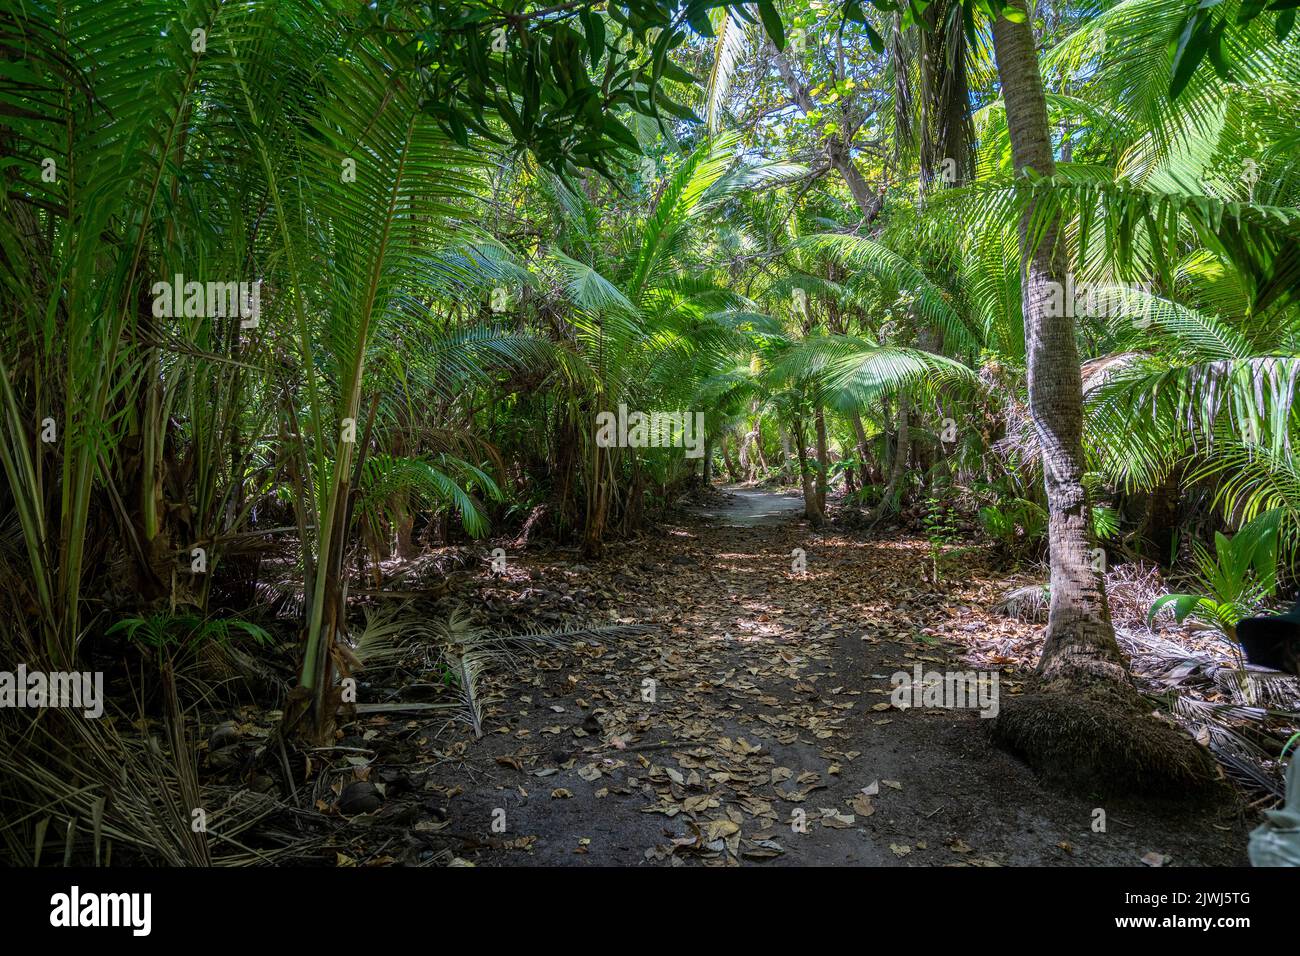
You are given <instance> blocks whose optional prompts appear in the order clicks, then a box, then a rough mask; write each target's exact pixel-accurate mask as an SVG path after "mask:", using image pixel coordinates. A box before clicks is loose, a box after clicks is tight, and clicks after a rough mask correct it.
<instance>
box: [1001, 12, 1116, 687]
mask: <svg viewBox="0 0 1300 956" xmlns="http://www.w3.org/2000/svg"><path fill="white" fill-rule="evenodd" d="M1011 5H1012V7H1018V8H1020V10H1021V13H1022V15H1024V4H1023V0H1013V2H1012V4H1011ZM1031 22H1032V21H1031V20H1029V18H1028V17H1027V16H1026V17H1025V19H1024V20H1023V21H1022V22H1019V23H1014V22H1012V21H1010V20H1008V19H1006V17H1004V16H999V17H998V18H997V19H996V20H995V21H994V23H993V47H994V52H995V54H996V57H997V66H998V73H999V76H1000V77H1001V81H1002V95H1003V99H1004V101H1005V103H1006V111H1007V126H1008V129H1009V132H1010V137H1011V151H1012V158H1013V161H1014V163H1015V168H1016V172H1017V173H1021V172H1022V171H1023V170H1025V169H1027V168H1028V169H1033V170H1034V171H1035V172H1036V173H1037V174H1038V175H1040V176H1051V175H1052V174H1053V173H1054V172H1055V163H1054V162H1053V158H1052V144H1051V138H1050V134H1049V129H1048V125H1047V103H1046V100H1045V98H1044V95H1043V83H1042V77H1041V75H1040V73H1039V70H1038V60H1037V54H1036V51H1035V49H1034V37H1033V32H1032V28H1031V26H1030V24H1031ZM1032 214H1033V210H1032V207H1027V208H1026V209H1025V211H1024V213H1023V214H1022V216H1021V220H1020V248H1021V279H1022V282H1021V288H1022V289H1023V302H1024V306H1023V308H1024V320H1025V346H1026V353H1027V361H1028V371H1029V407H1030V414H1031V415H1032V417H1033V421H1034V428H1035V431H1036V432H1037V435H1038V441H1039V444H1040V446H1041V448H1042V450H1043V474H1044V482H1045V487H1046V491H1047V503H1048V516H1049V523H1048V542H1049V545H1050V548H1051V566H1052V567H1051V610H1050V612H1049V615H1048V622H1047V637H1046V642H1045V644H1044V646H1043V656H1042V659H1041V660H1040V661H1039V665H1038V666H1039V673H1040V674H1041V675H1042V676H1043V678H1044V679H1045V680H1048V681H1050V680H1052V679H1055V678H1058V677H1064V678H1072V677H1085V676H1094V677H1100V678H1105V679H1109V680H1124V679H1125V677H1126V673H1127V669H1126V666H1125V661H1124V658H1123V655H1122V654H1121V653H1120V649H1119V645H1118V644H1116V642H1115V632H1114V630H1113V629H1112V628H1111V623H1110V609H1109V607H1108V605H1107V602H1106V585H1105V579H1104V578H1103V576H1102V574H1101V572H1100V571H1099V570H1095V569H1094V567H1093V562H1092V558H1091V556H1090V554H1089V551H1090V549H1091V547H1092V541H1091V527H1090V522H1089V514H1088V501H1087V495H1086V493H1085V492H1084V488H1083V481H1082V478H1083V470H1084V462H1083V438H1082V436H1083V385H1082V379H1081V376H1080V372H1079V353H1078V348H1077V346H1076V343H1075V333H1074V320H1073V319H1072V318H1070V317H1069V316H1064V315H1062V316H1054V315H1051V314H1050V311H1051V310H1049V302H1050V301H1051V300H1050V296H1051V293H1052V289H1053V288H1062V287H1063V285H1064V281H1065V276H1066V267H1065V261H1064V255H1063V251H1062V249H1061V247H1060V245H1059V244H1058V242H1057V224H1056V223H1052V224H1051V225H1050V226H1049V227H1048V229H1047V230H1046V232H1045V233H1044V234H1043V236H1042V240H1041V241H1040V242H1039V243H1038V244H1037V247H1036V248H1033V249H1031V248H1030V244H1031V238H1030V237H1029V234H1028V233H1029V226H1030V219H1031V216H1032ZM1054 283H1060V284H1061V285H1058V286H1054V285H1053V284H1054Z"/></svg>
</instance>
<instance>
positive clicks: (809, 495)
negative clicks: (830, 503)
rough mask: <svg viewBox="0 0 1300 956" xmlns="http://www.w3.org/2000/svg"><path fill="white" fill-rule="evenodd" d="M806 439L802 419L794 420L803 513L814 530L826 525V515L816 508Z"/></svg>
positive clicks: (815, 492) (815, 496)
mask: <svg viewBox="0 0 1300 956" xmlns="http://www.w3.org/2000/svg"><path fill="white" fill-rule="evenodd" d="M807 437H808V436H807V435H806V434H804V427H803V419H801V418H795V420H794V441H795V451H796V453H797V454H798V456H799V483H800V485H802V487H803V513H804V517H805V518H807V519H808V520H809V521H810V522H812V526H813V527H814V528H820V527H821V526H822V525H823V524H825V523H826V515H825V513H824V512H823V511H822V510H821V509H820V508H818V507H817V491H816V489H815V488H814V487H813V477H812V469H811V468H809V467H808V443H807V441H806V439H807Z"/></svg>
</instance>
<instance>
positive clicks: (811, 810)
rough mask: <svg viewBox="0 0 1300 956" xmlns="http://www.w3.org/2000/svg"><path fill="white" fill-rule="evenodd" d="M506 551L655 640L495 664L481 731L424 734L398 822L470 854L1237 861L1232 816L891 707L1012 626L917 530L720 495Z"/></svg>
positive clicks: (977, 721) (535, 575) (515, 859)
mask: <svg viewBox="0 0 1300 956" xmlns="http://www.w3.org/2000/svg"><path fill="white" fill-rule="evenodd" d="M792 503H793V504H792ZM795 548H802V549H803V550H804V552H805V553H806V560H807V570H806V573H799V572H796V571H794V570H792V561H793V559H792V557H791V552H792V551H793V550H794V549H795ZM521 563H522V565H523V567H522V568H519V569H517V570H518V571H519V573H522V574H525V575H526V576H527V578H528V580H529V581H531V582H538V581H542V582H546V584H547V586H556V587H560V588H562V589H563V588H565V584H564V583H562V582H568V587H569V588H572V589H576V591H580V592H583V593H584V596H585V597H587V598H588V599H589V600H590V601H591V602H593V603H594V605H595V606H596V607H598V608H600V607H602V605H603V613H604V614H605V615H606V616H608V617H609V618H610V619H617V620H619V621H622V622H625V623H630V622H636V623H645V624H651V625H654V626H655V627H656V631H655V633H653V634H650V635H645V636H638V637H635V638H626V639H617V640H611V641H610V642H609V643H608V644H604V645H597V646H590V645H589V646H583V647H578V648H575V649H574V650H572V651H570V652H564V653H560V654H556V655H553V656H551V657H549V658H548V659H546V660H542V661H539V662H538V663H537V665H536V666H534V667H521V668H519V670H518V672H517V673H516V674H513V675H507V676H505V677H503V678H502V679H501V681H500V683H499V685H498V686H497V688H496V689H497V691H498V693H499V697H500V702H499V703H498V704H496V705H495V706H493V707H491V708H489V710H488V715H487V719H486V721H485V728H487V730H488V732H487V733H486V735H485V737H484V739H482V740H479V741H475V740H473V739H472V737H470V736H468V735H462V737H461V739H459V740H458V741H457V742H456V743H455V744H454V745H453V746H452V747H451V748H446V747H445V737H444V738H443V741H444V742H442V743H440V744H439V746H440V747H442V748H443V749H441V750H439V751H438V753H437V756H438V758H439V759H438V762H437V763H436V764H435V765H434V769H433V770H432V771H431V772H429V773H427V774H424V775H422V776H421V777H420V778H418V779H415V780H413V781H411V784H412V786H413V787H414V788H415V789H416V790H417V792H423V794H424V795H425V797H427V798H430V799H428V800H426V803H425V806H426V807H433V806H434V805H435V804H437V803H439V802H444V804H445V809H444V808H443V807H437V808H436V809H438V817H439V818H441V817H443V816H445V820H442V821H441V822H438V820H437V819H435V820H433V821H425V822H424V823H423V824H420V823H417V825H416V828H415V829H416V830H417V831H418V830H419V829H420V827H421V826H424V828H425V829H429V830H433V831H434V832H431V833H430V834H429V837H430V840H429V841H428V843H429V845H431V846H432V845H436V840H435V838H440V839H443V840H446V839H451V840H452V843H451V847H452V849H453V851H454V852H456V853H457V854H458V855H459V856H461V857H463V858H464V859H467V860H469V861H472V862H475V863H478V864H487V865H521V864H522V865H529V864H554V865H583V864H619V865H668V864H673V865H681V864H698V863H705V864H713V865H728V864H737V863H739V864H742V865H751V864H759V865H780V864H855V865H873V866H887V865H900V866H915V865H954V864H957V865H1008V864H1030V865H1037V864H1053V865H1080V864H1082V865H1141V861H1142V858H1143V857H1144V856H1146V857H1147V859H1148V861H1160V862H1164V863H1165V864H1166V865H1173V866H1177V865H1198V864H1199V865H1210V864H1214V865H1225V864H1226V865H1233V864H1244V862H1245V857H1244V852H1243V848H1244V846H1245V829H1244V827H1243V824H1242V822H1241V821H1240V820H1239V819H1238V818H1237V815H1236V813H1235V812H1234V811H1229V810H1224V811H1222V812H1219V813H1217V814H1216V813H1204V812H1202V813H1196V812H1193V811H1191V810H1189V809H1187V808H1186V807H1183V806H1179V805H1177V804H1174V805H1170V806H1161V805H1159V804H1153V803H1152V802H1151V801H1144V802H1141V803H1115V802H1106V803H1103V802H1099V801H1096V800H1094V799H1089V798H1088V797H1087V796H1086V795H1085V796H1078V797H1069V796H1064V795H1062V794H1060V793H1057V792H1054V791H1051V790H1048V789H1045V788H1044V787H1042V786H1041V785H1040V784H1039V783H1038V781H1037V780H1036V778H1035V777H1034V775H1033V774H1032V772H1030V771H1029V770H1028V768H1026V767H1025V766H1024V765H1022V764H1021V763H1019V762H1018V761H1017V760H1015V759H1013V758H1012V757H1010V756H1008V755H1006V754H1004V753H1002V752H1000V751H998V750H996V749H995V748H992V747H991V746H990V745H989V744H988V743H987V742H986V738H985V734H984V727H983V726H982V724H983V723H984V722H983V721H982V720H981V718H980V717H979V716H978V714H977V713H976V712H974V711H972V710H940V709H908V710H903V711H900V710H897V709H894V708H893V707H892V706H891V705H890V703H889V701H890V698H889V693H890V690H891V683H890V675H892V674H893V673H895V672H897V671H909V672H910V671H911V670H912V668H913V666H914V665H915V664H918V663H920V664H922V665H923V666H924V667H925V668H926V669H931V668H933V669H938V670H943V669H945V668H946V667H950V668H953V669H958V670H967V669H970V665H969V664H963V663H962V661H961V655H963V654H964V653H965V652H966V651H967V649H968V646H969V645H973V644H975V643H978V642H979V641H980V640H981V639H982V638H983V637H984V636H985V631H987V630H989V629H991V628H995V627H996V628H998V629H1000V630H1005V629H1006V628H1014V627H1028V625H1016V624H1015V623H1014V622H1005V621H1004V622H994V623H991V622H990V618H991V615H989V612H988V611H987V609H986V608H987V603H988V601H989V600H990V598H989V594H990V593H991V591H990V587H991V581H992V580H993V579H994V578H995V575H993V574H992V573H988V574H984V573H983V572H981V571H980V570H979V569H978V564H979V561H978V560H977V559H976V558H971V559H970V560H969V561H968V562H965V564H966V565H967V566H966V567H964V569H963V572H962V574H963V577H962V578H961V579H959V580H956V581H944V582H943V584H941V585H938V586H936V585H932V584H928V583H926V582H925V580H924V577H923V569H924V568H925V567H926V566H927V563H928V554H927V551H926V547H925V544H924V543H923V542H919V541H916V540H897V541H890V540H866V539H857V538H853V537H849V536H841V535H838V534H834V533H826V534H824V535H821V536H818V535H816V534H814V533H812V532H810V531H809V529H808V527H807V525H806V524H805V523H804V522H802V521H801V520H800V511H799V499H798V498H791V497H789V496H780V495H775V494H771V493H765V492H761V491H755V490H740V491H739V492H738V493H737V494H736V495H735V496H734V497H733V498H732V499H731V501H730V502H729V503H728V504H727V505H726V506H720V507H714V508H704V509H699V510H698V511H696V512H695V513H691V514H687V515H685V516H684V517H683V520H682V523H680V524H678V525H669V526H668V527H666V528H664V529H662V530H661V531H660V532H656V534H655V536H654V537H652V538H649V539H643V540H641V541H635V542H628V543H625V544H622V545H620V546H618V547H617V548H616V549H615V550H614V551H613V552H611V554H610V555H609V557H608V558H607V559H606V560H604V561H601V562H599V563H598V564H593V565H590V566H589V565H584V564H580V563H573V564H569V565H563V564H559V565H557V563H556V559H555V556H554V555H544V556H539V557H537V558H532V557H530V558H528V559H526V560H524V561H523V562H521ZM1016 677H1017V675H1016V674H1015V673H1013V672H1007V673H1004V674H1003V675H1002V680H1001V685H1000V690H1001V693H1002V694H1004V695H1005V694H1007V693H1014V692H1015V691H1016V689H1017V684H1016ZM593 718H594V721H593ZM413 724H414V722H412V724H411V725H413ZM584 724H585V729H584ZM411 725H408V729H409V728H410V726H411ZM457 733H459V731H458V732H457ZM408 739H409V737H408ZM428 746H430V747H431V746H432V744H429V745H428ZM389 759H391V758H389ZM422 759H425V758H422ZM1097 809H1101V810H1104V811H1105V814H1106V821H1105V822H1106V829H1105V832H1094V829H1093V821H1094V819H1095V814H1094V811H1095V810H1097ZM494 820H495V821H497V825H498V831H497V832H494V831H493V829H492V825H493V821H494ZM502 825H504V828H505V829H504V832H500V827H501V826H502ZM444 845H445V844H444ZM1150 854H1156V856H1150Z"/></svg>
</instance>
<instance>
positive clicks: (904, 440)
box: [871, 396, 911, 524]
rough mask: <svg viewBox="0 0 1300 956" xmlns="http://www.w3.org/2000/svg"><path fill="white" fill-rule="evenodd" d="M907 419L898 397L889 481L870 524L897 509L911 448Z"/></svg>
mask: <svg viewBox="0 0 1300 956" xmlns="http://www.w3.org/2000/svg"><path fill="white" fill-rule="evenodd" d="M909 417H910V416H909V413H908V402H907V399H906V398H905V397H903V396H899V400H898V440H897V441H896V442H895V443H894V460H893V462H892V463H891V465H890V467H889V481H888V482H887V483H886V484H885V490H884V493H883V494H881V496H880V503H879V504H878V505H876V509H875V511H874V512H873V513H872V515H871V523H872V524H875V523H876V522H877V521H879V520H880V519H881V518H883V517H885V516H886V515H888V514H889V513H890V512H892V511H893V510H894V509H895V508H896V507H897V504H896V499H897V498H898V493H899V485H901V484H902V482H903V475H905V474H906V473H907V457H908V452H909V449H910V448H911V438H910V435H909V433H908V421H909Z"/></svg>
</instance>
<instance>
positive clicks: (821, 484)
mask: <svg viewBox="0 0 1300 956" xmlns="http://www.w3.org/2000/svg"><path fill="white" fill-rule="evenodd" d="M813 421H814V424H815V427H816V433H817V510H818V511H820V512H821V513H822V514H823V515H825V514H826V476H827V475H828V474H830V470H831V462H830V455H829V453H828V452H827V449H826V413H825V412H824V411H823V410H822V406H821V402H818V403H817V408H816V412H815V413H814V415H813Z"/></svg>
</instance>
